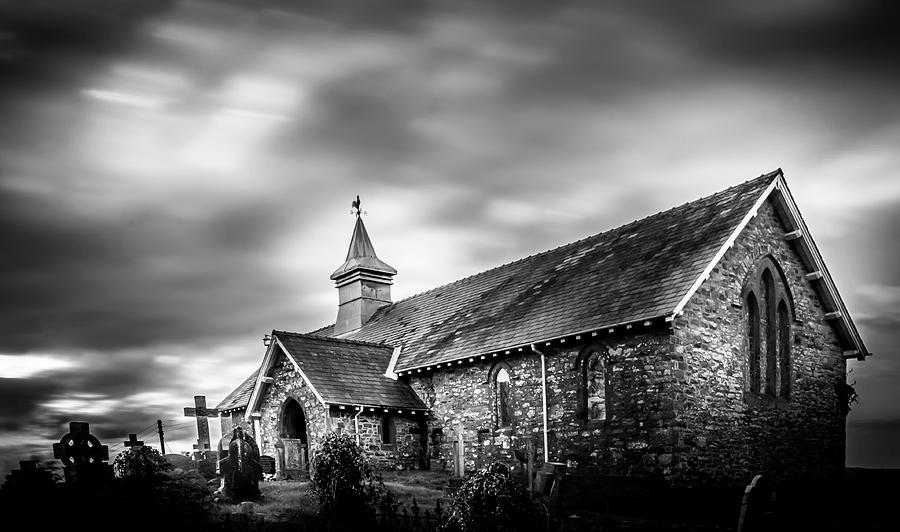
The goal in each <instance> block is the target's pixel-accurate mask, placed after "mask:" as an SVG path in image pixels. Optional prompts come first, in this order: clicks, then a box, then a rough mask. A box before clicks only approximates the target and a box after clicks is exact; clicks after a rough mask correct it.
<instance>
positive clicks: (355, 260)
mask: <svg viewBox="0 0 900 532" xmlns="http://www.w3.org/2000/svg"><path fill="white" fill-rule="evenodd" d="M358 269H362V270H369V271H373V272H379V273H384V274H387V275H397V270H395V269H394V268H393V267H391V266H390V265H388V264H387V263H386V262H384V261H383V260H381V259H379V258H378V255H376V254H375V246H373V245H372V240H371V239H370V238H369V233H368V231H366V226H365V224H364V223H363V221H362V218H361V217H357V218H356V225H354V226H353V235H352V236H351V237H350V248H349V249H347V260H346V261H345V262H344V263H343V264H341V265H340V267H338V269H337V270H335V271H334V273H332V274H331V278H332V279H335V280H336V279H338V278H339V277H342V276H344V275H346V274H348V273H350V272H353V271H356V270H358Z"/></svg>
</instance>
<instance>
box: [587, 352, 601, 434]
mask: <svg viewBox="0 0 900 532" xmlns="http://www.w3.org/2000/svg"><path fill="white" fill-rule="evenodd" d="M584 369H585V379H586V380H585V383H586V387H587V394H586V396H587V418H588V420H589V421H600V420H604V419H606V371H605V369H606V364H604V363H603V359H602V358H601V357H600V353H592V354H591V356H590V357H588V359H587V363H586V364H585V368H584Z"/></svg>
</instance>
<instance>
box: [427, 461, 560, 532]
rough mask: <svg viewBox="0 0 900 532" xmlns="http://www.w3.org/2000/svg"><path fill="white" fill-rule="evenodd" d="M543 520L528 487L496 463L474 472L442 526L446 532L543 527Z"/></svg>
mask: <svg viewBox="0 0 900 532" xmlns="http://www.w3.org/2000/svg"><path fill="white" fill-rule="evenodd" d="M543 522H544V519H543V518H542V517H541V514H540V512H539V511H538V510H537V508H536V506H535V505H534V503H533V502H532V501H531V497H530V495H529V493H528V490H526V489H525V487H524V486H522V485H521V484H519V483H518V482H517V481H515V480H513V479H512V478H510V474H509V468H507V467H506V466H504V465H503V464H499V463H495V464H491V465H490V466H488V467H486V468H484V469H481V470H480V471H478V472H476V473H475V474H474V475H472V476H471V477H470V478H469V479H468V480H467V481H466V482H465V484H463V485H462V487H461V488H460V489H459V491H457V492H456V494H455V495H454V496H453V500H452V501H451V502H450V508H449V510H448V512H447V518H446V522H445V523H444V524H443V529H444V530H445V531H447V532H450V531H453V532H457V531H458V532H474V531H479V532H480V531H489V530H491V531H493V530H499V531H510V532H512V531H517V532H521V531H532V530H541V529H542V526H541V525H542V523H543Z"/></svg>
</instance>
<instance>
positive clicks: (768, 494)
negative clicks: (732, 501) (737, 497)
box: [737, 475, 774, 532]
mask: <svg viewBox="0 0 900 532" xmlns="http://www.w3.org/2000/svg"><path fill="white" fill-rule="evenodd" d="M773 495H774V494H773V492H772V490H771V488H770V486H769V483H768V482H767V481H766V479H765V478H764V477H763V476H762V475H756V476H755V477H753V480H751V481H750V484H748V485H747V487H746V488H745V489H744V498H743V500H742V501H741V514H740V517H739V518H738V526H737V532H756V531H763V530H771V529H772V525H773V516H772V497H773Z"/></svg>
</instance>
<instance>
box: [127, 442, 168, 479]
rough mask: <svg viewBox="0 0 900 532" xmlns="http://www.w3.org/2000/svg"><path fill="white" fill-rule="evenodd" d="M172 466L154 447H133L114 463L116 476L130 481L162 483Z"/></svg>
mask: <svg viewBox="0 0 900 532" xmlns="http://www.w3.org/2000/svg"><path fill="white" fill-rule="evenodd" d="M170 469H172V466H171V465H170V464H169V462H167V461H166V459H165V458H163V456H162V455H161V454H159V451H157V450H156V449H154V448H153V447H132V448H130V449H127V450H125V451H122V452H121V453H119V456H117V457H116V459H115V460H114V461H113V470H114V471H115V472H116V476H117V477H119V478H121V479H124V480H130V481H142V482H160V481H162V480H163V478H165V474H166V471H169V470H170Z"/></svg>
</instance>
